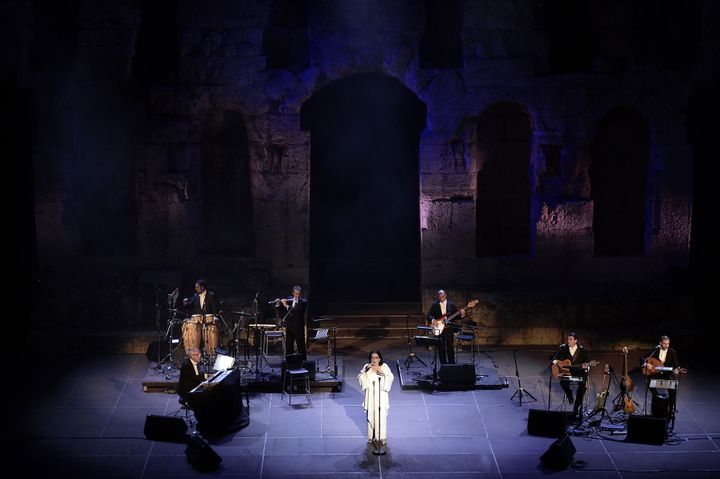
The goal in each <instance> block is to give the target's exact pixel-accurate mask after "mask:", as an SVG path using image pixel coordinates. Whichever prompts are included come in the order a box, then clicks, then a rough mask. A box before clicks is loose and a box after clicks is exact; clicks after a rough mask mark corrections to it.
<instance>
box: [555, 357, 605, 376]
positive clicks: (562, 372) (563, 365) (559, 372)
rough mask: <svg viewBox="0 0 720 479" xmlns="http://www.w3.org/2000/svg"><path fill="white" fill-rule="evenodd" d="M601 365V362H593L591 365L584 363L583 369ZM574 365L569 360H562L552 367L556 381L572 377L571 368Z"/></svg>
mask: <svg viewBox="0 0 720 479" xmlns="http://www.w3.org/2000/svg"><path fill="white" fill-rule="evenodd" d="M598 364H600V363H599V362H597V361H595V360H593V361H590V362H589V363H582V365H581V366H582V367H583V368H585V369H587V368H589V367H590V366H597V365H598ZM571 365H572V361H571V360H569V359H562V360H560V361H558V362H557V363H555V364H553V365H552V374H553V377H554V378H555V379H560V378H561V377H563V376H568V375H570V366H571Z"/></svg>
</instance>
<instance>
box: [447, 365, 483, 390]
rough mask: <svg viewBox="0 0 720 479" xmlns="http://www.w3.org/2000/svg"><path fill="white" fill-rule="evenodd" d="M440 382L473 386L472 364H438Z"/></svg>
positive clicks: (473, 366) (473, 368) (450, 384)
mask: <svg viewBox="0 0 720 479" xmlns="http://www.w3.org/2000/svg"><path fill="white" fill-rule="evenodd" d="M440 383H441V384H442V386H443V387H444V388H445V387H447V386H465V387H474V386H475V365H474V364H443V365H442V366H440Z"/></svg>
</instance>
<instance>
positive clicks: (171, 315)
mask: <svg viewBox="0 0 720 479" xmlns="http://www.w3.org/2000/svg"><path fill="white" fill-rule="evenodd" d="M171 306H175V305H174V304H172V295H168V319H167V329H166V330H165V337H166V338H167V341H168V353H167V355H166V356H165V357H164V358H163V359H162V360H160V361H159V363H158V366H160V367H161V368H162V365H163V364H165V363H168V365H167V367H166V368H165V369H166V370H167V372H168V373H167V374H168V375H167V377H166V379H169V374H170V371H171V370H172V369H173V368H179V365H178V364H177V363H176V361H175V358H174V357H173V354H172V351H173V342H174V341H175V338H173V335H172V328H173V326H174V325H175V324H176V320H175V315H176V314H177V310H176V309H175V308H172V307H171ZM159 351H160V348H158V356H160V353H159Z"/></svg>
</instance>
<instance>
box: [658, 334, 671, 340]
mask: <svg viewBox="0 0 720 479" xmlns="http://www.w3.org/2000/svg"><path fill="white" fill-rule="evenodd" d="M666 339H667V340H668V341H670V338H669V337H668V336H665V335H664V334H663V335H662V336H660V341H665V340H666Z"/></svg>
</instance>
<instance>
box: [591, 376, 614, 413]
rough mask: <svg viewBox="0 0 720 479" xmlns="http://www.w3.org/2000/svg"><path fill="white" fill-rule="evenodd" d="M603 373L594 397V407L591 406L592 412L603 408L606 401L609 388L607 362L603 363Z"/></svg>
mask: <svg viewBox="0 0 720 479" xmlns="http://www.w3.org/2000/svg"><path fill="white" fill-rule="evenodd" d="M603 373H604V374H605V375H604V376H603V382H602V386H600V392H599V393H598V395H597V398H596V399H595V407H594V408H593V414H595V413H596V412H598V411H602V410H603V409H605V403H606V402H607V396H608V391H609V390H610V365H609V364H606V365H605V370H604V371H603Z"/></svg>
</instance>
